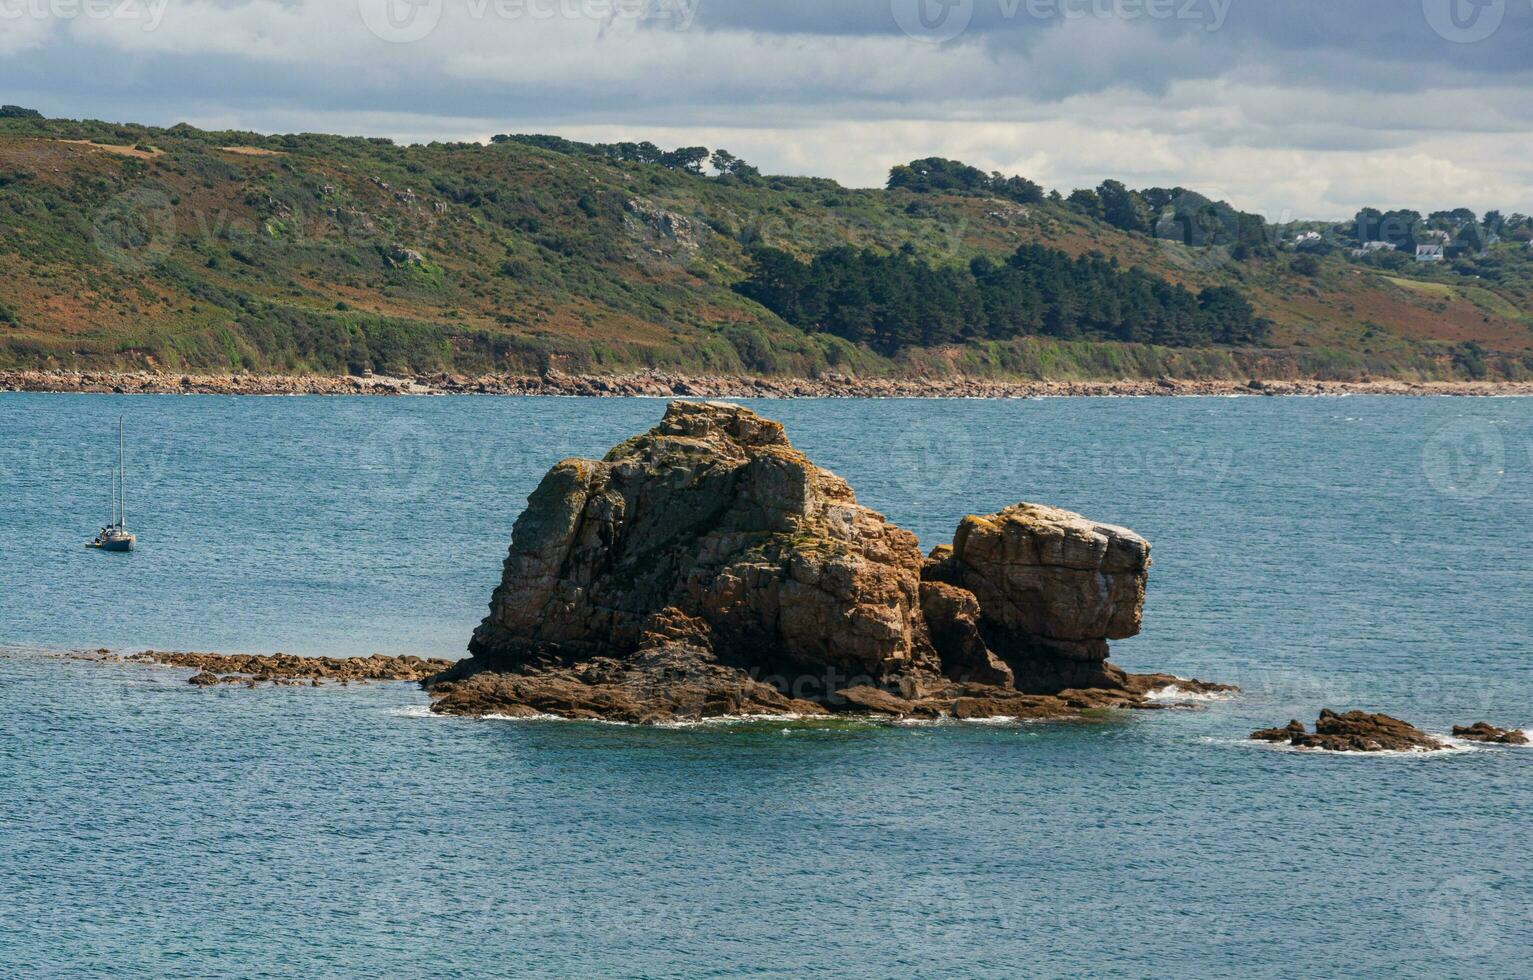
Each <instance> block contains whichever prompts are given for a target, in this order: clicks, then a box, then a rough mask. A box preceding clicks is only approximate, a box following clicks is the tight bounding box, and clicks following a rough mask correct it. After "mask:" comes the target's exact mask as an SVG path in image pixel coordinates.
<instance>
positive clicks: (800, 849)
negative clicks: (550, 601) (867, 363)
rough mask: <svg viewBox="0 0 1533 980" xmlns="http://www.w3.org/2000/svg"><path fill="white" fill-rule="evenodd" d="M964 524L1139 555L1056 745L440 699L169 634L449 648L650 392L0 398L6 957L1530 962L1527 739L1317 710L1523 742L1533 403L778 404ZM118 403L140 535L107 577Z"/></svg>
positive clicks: (923, 524) (837, 451)
mask: <svg viewBox="0 0 1533 980" xmlns="http://www.w3.org/2000/svg"><path fill="white" fill-rule="evenodd" d="M757 407H758V408H759V409H760V410H762V411H763V412H765V413H766V414H769V415H771V416H772V417H775V418H778V419H781V420H782V421H783V422H784V423H786V424H787V426H788V430H789V435H790V436H791V437H792V438H793V440H794V441H795V443H796V444H797V445H798V446H799V447H801V448H802V449H804V450H805V451H807V452H808V453H809V454H810V456H811V457H812V458H813V459H815V460H816V461H817V462H819V463H820V464H821V465H824V466H827V467H829V468H831V469H833V470H835V471H836V472H838V473H840V474H842V475H843V476H845V477H846V478H847V479H848V480H849V481H850V482H851V483H852V485H853V486H854V487H855V488H856V489H857V491H858V493H859V496H860V498H861V499H862V501H863V502H864V503H867V504H869V505H870V506H873V507H875V508H877V509H879V510H880V511H882V512H884V513H886V514H887V515H888V516H889V517H890V518H892V519H893V520H895V521H897V522H899V523H901V524H903V525H905V526H908V527H910V528H912V529H914V530H916V531H917V533H919V534H920V536H921V538H922V541H923V544H925V545H927V546H933V545H936V544H939V543H942V542H944V541H946V540H947V539H948V537H949V535H950V534H951V532H952V529H953V528H954V527H955V526H956V525H957V523H958V521H959V520H960V518H962V517H963V516H964V515H965V514H967V513H971V512H989V511H993V510H996V509H998V508H1000V507H1002V506H1004V505H1006V504H1009V503H1012V502H1015V501H1017V500H1022V499H1026V500H1035V501H1042V502H1047V503H1052V504H1057V505H1061V506H1064V507H1068V508H1071V509H1074V510H1079V511H1081V512H1083V513H1085V514H1087V515H1089V516H1091V517H1093V518H1096V519H1098V520H1104V521H1110V522H1112V523H1118V524H1123V525H1127V526H1129V527H1132V528H1134V529H1135V530H1137V531H1139V532H1140V533H1142V534H1144V535H1145V536H1146V537H1148V538H1149V539H1150V541H1151V542H1152V543H1153V545H1154V549H1155V552H1154V554H1155V568H1154V571H1153V573H1152V576H1151V583H1150V592H1149V601H1148V606H1147V610H1146V615H1145V629H1144V635H1142V636H1140V637H1138V638H1135V639H1133V640H1129V641H1124V642H1122V643H1119V644H1116V645H1115V655H1114V659H1115V660H1116V661H1117V662H1119V663H1121V664H1123V665H1124V666H1126V667H1129V668H1131V669H1140V670H1166V671H1171V672H1175V673H1179V674H1182V675H1184V676H1193V677H1198V678H1202V679H1205V680H1217V681H1226V682H1231V683H1237V684H1240V685H1242V686H1243V687H1244V689H1245V691H1244V693H1243V694H1242V695H1241V696H1239V697H1238V698H1233V699H1228V700H1220V701H1210V702H1207V703H1206V704H1203V705H1201V706H1200V707H1201V708H1202V710H1196V711H1194V710H1175V711H1163V712H1136V713H1132V714H1130V715H1125V716H1123V717H1120V718H1115V719H1113V720H1110V721H1106V722H1097V723H1089V724H1088V723H1081V724H1054V725H1038V724H1033V725H965V724H949V725H941V726H909V727H900V726H881V725H875V724H870V723H861V722H824V721H816V722H803V723H788V722H780V721H779V722H772V723H762V722H753V723H736V724H714V725H705V726H698V727H690V728H673V729H648V730H647V729H637V728H628V727H620V726H612V725H596V724H577V723H567V722H519V723H518V722H498V721H465V720H447V719H435V718H431V717H429V716H428V715H427V714H426V712H425V706H426V703H427V702H426V698H425V697H424V695H422V694H421V693H420V692H419V691H418V690H417V689H415V688H414V687H412V686H411V685H385V686H377V687H366V688H356V687H353V688H348V689H342V688H328V689H319V690H311V689H275V690H255V691H251V690H245V689H219V690H213V691H201V690H196V689H193V688H191V687H190V686H189V685H187V684H186V683H185V679H186V677H187V675H188V673H189V672H187V671H177V670H171V669H166V668H155V667H143V666H128V665H104V664H99V663H87V662H82V661H80V660H77V659H71V658H69V657H68V656H66V655H64V654H65V653H66V652H67V651H70V650H79V649H96V648H110V649H113V650H122V651H131V650H138V649H144V648H157V649H176V650H201V651H217V652H236V651H245V652H274V651H289V652H294V653H301V654H310V655H350V654H369V653H374V652H382V653H390V654H402V653H416V654H421V655H434V656H458V655H460V653H461V651H462V650H463V647H464V645H465V643H466V641H467V638H468V634H469V632H470V630H471V629H472V628H473V626H474V625H475V624H476V623H477V621H478V619H479V618H480V616H481V615H482V614H483V611H484V610H485V608H486V605H487V603H488V600H489V594H490V590H491V588H492V586H493V585H494V584H495V582H496V580H497V578H498V574H499V567H500V562H501V560H502V558H503V557H504V554H505V550H506V546H507V544H508V541H509V537H510V531H511V525H512V522H513V521H514V520H515V518H516V516H517V514H518V512H519V510H520V509H521V507H522V505H523V502H524V500H525V498H526V496H527V494H528V493H529V492H530V491H531V490H532V488H533V487H534V486H535V485H536V483H537V481H538V480H539V478H540V477H541V476H542V474H543V473H544V472H545V471H546V470H547V469H548V467H549V466H551V465H552V464H553V463H554V462H556V461H557V460H559V459H561V458H564V457H567V456H571V455H586V456H593V455H594V456H599V455H601V454H602V453H604V452H605V451H606V449H607V448H608V447H610V446H611V445H612V444H614V443H616V442H619V441H621V440H622V439H624V438H626V437H627V436H629V435H631V434H633V433H635V432H638V431H641V430H643V429H645V428H648V427H649V426H650V425H652V424H654V422H655V421H657V420H658V419H659V417H660V415H661V413H662V411H663V409H664V404H663V403H662V402H660V401H651V400H631V401H584V400H549V399H492V398H442V399H401V400H390V399H381V398H379V399H369V398H357V399H345V398H333V399H321V398H270V399H266V398H247V399H233V398H217V397H126V396H122V397H120V396H102V395H23V394H5V395H0V554H3V555H4V559H5V560H4V562H3V564H0V975H3V976H6V977H12V976H15V977H43V976H48V977H53V976H103V977H105V976H111V977H122V976H135V975H172V976H242V977H253V976H268V977H291V976H304V977H310V976H314V977H318V976H379V975H382V976H398V977H418V976H427V975H429V976H450V977H477V976H506V975H512V976H581V977H584V976H633V977H671V976H686V977H692V976H709V977H714V976H720V977H721V976H784V977H802V976H812V975H854V976H870V977H884V976H907V975H915V976H961V977H975V976H1020V975H1026V976H1079V975H1092V976H1124V977H1139V976H1160V975H1178V976H1198V977H1228V976H1241V977H1296V976H1341V975H1366V976H1382V975H1389V976H1412V977H1415V976H1420V977H1440V976H1469V977H1519V976H1529V975H1530V974H1533V848H1530V845H1529V839H1528V838H1529V831H1530V813H1533V749H1514V748H1472V749H1471V748H1465V749H1464V750H1463V751H1458V752H1453V753H1448V754H1440V755H1435V756H1430V757H1423V756H1383V757H1362V756H1321V755H1310V754H1301V753H1296V752H1291V751H1284V750H1278V749H1273V748H1269V747H1264V746H1257V745H1253V744H1251V743H1249V742H1246V741H1244V740H1243V738H1244V736H1245V735H1247V734H1248V733H1249V732H1250V731H1252V730H1253V729H1255V728H1258V727H1266V726H1269V725H1276V724H1283V723H1285V722H1287V721H1288V720H1289V719H1290V718H1295V717H1297V718H1301V719H1303V720H1305V721H1306V722H1309V723H1313V721H1314V718H1315V716H1316V715H1317V714H1318V713H1319V711H1320V709H1321V708H1323V707H1331V708H1335V709H1338V710H1345V709H1352V708H1366V709H1370V710H1382V711H1387V712H1389V713H1391V714H1396V715H1399V716H1401V717H1404V718H1406V719H1408V720H1410V721H1413V722H1415V723H1417V724H1419V725H1421V726H1422V727H1424V728H1426V729H1428V730H1430V731H1435V732H1446V731H1448V729H1449V728H1450V727H1451V726H1452V725H1454V724H1465V723H1469V722H1474V721H1480V720H1486V721H1490V722H1493V723H1495V724H1498V725H1502V726H1515V727H1520V728H1533V400H1519V399H1491V400H1471V399H1431V400H1407V399H1393V398H1326V399H1257V398H1250V399H1199V398H1188V399H1132V400H1112V399H1084V400H1055V401H1016V402H973V401H943V402H903V401H801V402H764V403H758V406H757ZM119 416H122V417H124V418H125V419H126V423H127V430H128V442H129V459H128V473H127V482H128V490H129V493H128V500H127V507H128V521H129V523H130V525H131V526H132V528H133V529H134V530H135V531H136V532H137V533H138V535H139V539H140V550H139V551H137V552H136V553H134V554H132V555H108V554H101V553H96V552H92V551H88V550H87V549H86V548H84V547H83V545H84V543H85V542H86V541H87V540H88V539H89V538H90V537H91V536H92V535H93V534H94V533H95V531H96V530H97V528H98V527H99V526H101V525H102V524H103V523H105V522H106V519H107V512H108V506H109V497H108V473H109V471H110V469H111V466H112V464H113V462H114V458H115V431H114V428H115V424H116V421H117V418H118V417H119Z"/></svg>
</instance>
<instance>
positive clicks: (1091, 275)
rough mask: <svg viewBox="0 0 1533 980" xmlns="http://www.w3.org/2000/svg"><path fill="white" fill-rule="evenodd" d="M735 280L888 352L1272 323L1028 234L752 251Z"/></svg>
mask: <svg viewBox="0 0 1533 980" xmlns="http://www.w3.org/2000/svg"><path fill="white" fill-rule="evenodd" d="M751 258H752V262H753V268H752V271H751V274H750V276H749V277H748V278H747V279H746V280H745V281H743V282H741V283H740V284H739V285H738V286H736V289H737V290H738V291H739V292H741V293H742V294H744V295H745V296H748V297H750V298H751V299H753V300H755V301H756V302H758V303H760V304H761V305H763V306H765V307H766V308H767V309H769V310H771V311H772V312H774V313H776V314H777V315H778V316H780V317H782V318H783V319H784V320H786V321H788V322H789V323H792V324H794V325H795V326H798V327H800V328H802V329H804V330H810V331H824V332H827V333H831V334H835V335H836V336H838V337H843V338H845V339H847V340H850V341H853V342H855V343H861V344H867V345H869V346H871V347H873V348H874V349H875V350H878V351H880V352H883V353H893V352H894V351H897V350H899V349H901V348H904V347H931V346H936V345H940V344H953V343H963V342H965V341H970V340H1008V339H1011V338H1014V337H1019V336H1024V335H1043V336H1050V337H1059V338H1064V339H1068V338H1098V339H1111V340H1121V341H1127V342H1133V343H1152V344H1164V345H1168V346H1178V347H1193V346H1205V345H1211V344H1229V345H1253V344H1260V343H1262V342H1263V341H1264V339H1265V337H1266V332H1267V322H1266V321H1265V320H1263V319H1261V318H1259V317H1257V316H1256V314H1255V311H1254V310H1253V309H1252V308H1251V304H1250V303H1248V302H1247V301H1246V299H1245V297H1243V296H1242V295H1241V294H1240V293H1239V292H1238V291H1236V290H1234V289H1231V288H1229V287H1225V286H1221V287H1216V288H1211V289H1205V290H1203V292H1202V293H1201V294H1194V293H1192V292H1190V291H1189V290H1187V289H1186V288H1184V287H1182V286H1179V285H1176V284H1174V283H1170V282H1167V281H1166V280H1164V279H1160V278H1158V277H1155V276H1152V275H1150V274H1148V273H1146V272H1144V271H1142V270H1140V269H1137V268H1136V269H1129V270H1127V271H1125V270H1123V269H1120V268H1119V267H1118V264H1117V262H1116V261H1115V260H1110V259H1107V258H1104V257H1103V256H1101V255H1100V254H1097V253H1093V254H1090V255H1083V256H1081V257H1079V258H1072V257H1071V256H1070V255H1069V254H1068V253H1066V252H1062V251H1059V250H1058V249H1051V248H1046V247H1044V246H1041V245H1024V246H1022V247H1021V248H1019V249H1017V251H1016V253H1015V254H1013V255H1012V256H1011V257H1010V258H1008V259H1007V260H1006V261H1004V262H1001V261H997V260H994V259H989V258H979V259H975V260H974V261H973V262H972V263H970V265H969V267H968V268H955V267H951V266H935V265H931V264H929V263H927V262H925V261H923V260H921V259H920V258H917V257H916V256H915V255H914V253H913V250H911V249H910V248H909V247H907V248H905V249H903V250H901V251H900V252H898V253H895V254H886V253H880V252H875V251H872V250H861V251H859V250H857V249H854V248H850V247H842V248H836V249H832V250H830V251H828V252H824V253H822V254H820V255H818V256H816V257H815V258H814V260H813V261H811V262H808V263H805V262H800V261H799V260H798V259H796V258H795V257H794V256H792V255H791V254H789V253H787V252H784V251H781V250H779V249H774V248H767V247H757V248H755V249H753V250H752V253H751Z"/></svg>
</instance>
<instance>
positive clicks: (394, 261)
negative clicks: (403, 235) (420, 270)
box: [384, 245, 426, 266]
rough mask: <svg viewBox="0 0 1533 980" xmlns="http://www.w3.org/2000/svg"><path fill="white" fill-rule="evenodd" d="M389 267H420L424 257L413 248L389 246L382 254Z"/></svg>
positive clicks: (424, 259)
mask: <svg viewBox="0 0 1533 980" xmlns="http://www.w3.org/2000/svg"><path fill="white" fill-rule="evenodd" d="M384 257H385V258H387V259H388V262H389V264H390V265H396V266H398V265H422V264H424V263H425V261H426V257H425V256H424V255H422V254H421V253H420V252H418V251H416V250H415V249H413V248H405V247H404V246H403V245H390V246H389V247H388V251H387V252H385V253H384Z"/></svg>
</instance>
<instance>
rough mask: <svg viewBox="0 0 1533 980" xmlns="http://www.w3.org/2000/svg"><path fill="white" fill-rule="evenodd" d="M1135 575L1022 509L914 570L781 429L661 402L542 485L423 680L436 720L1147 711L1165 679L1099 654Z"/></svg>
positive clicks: (1136, 549) (739, 415)
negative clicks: (653, 415) (478, 620)
mask: <svg viewBox="0 0 1533 980" xmlns="http://www.w3.org/2000/svg"><path fill="white" fill-rule="evenodd" d="M1149 567H1150V547H1149V545H1148V544H1147V543H1146V542H1145V541H1144V539H1142V538H1140V537H1139V536H1137V535H1135V534H1133V533H1132V532H1130V531H1127V530H1124V529H1122V528H1116V527H1111V526H1109V525H1103V524H1096V523H1094V522H1092V521H1088V520H1087V519H1085V518H1083V517H1081V516H1079V515H1077V514H1071V513H1069V512H1067V511H1061V510H1056V509H1054V508H1050V507H1043V506H1039V505H1034V504H1019V505H1017V506H1015V507H1012V508H1008V509H1007V510H1005V511H1002V512H1001V513H999V514H994V515H990V516H988V517H970V518H967V519H966V520H965V521H964V523H963V525H962V526H961V527H960V528H959V531H958V534H957V536H956V538H955V542H954V545H953V546H952V547H951V548H942V549H938V550H937V551H936V552H934V553H933V554H932V555H931V556H930V557H923V556H922V555H921V553H920V550H919V547H918V543H917V540H916V537H915V535H913V534H911V533H910V532H909V531H906V530H903V529H901V528H899V527H896V526H894V525H893V524H890V523H889V522H888V521H887V520H886V519H885V518H884V517H883V515H881V514H878V513H876V512H874V511H872V510H869V509H868V508H866V507H863V506H862V505H860V504H859V503H858V502H857V499H856V497H855V495H854V494H853V493H852V490H851V488H850V487H849V486H848V485H847V484H846V482H845V481H844V480H842V479H841V478H840V477H837V476H836V475H834V474H833V473H830V472H828V471H826V470H823V469H821V468H819V467H818V466H815V465H814V464H813V463H811V462H810V461H809V460H808V458H806V457H805V456H804V455H803V453H801V452H799V451H798V450H796V449H794V448H793V446H792V445H791V444H790V443H789V441H788V438H787V436H786V434H785V433H784V431H783V428H782V426H781V425H779V424H778V423H776V422H773V421H771V420H768V419H764V418H762V417H761V416H759V415H757V414H756V413H754V412H752V411H750V410H749V409H746V408H743V407H740V406H737V405H728V404H719V403H691V402H674V403H672V404H671V405H670V406H669V408H668V409H667V411H666V413H665V417H664V418H663V419H662V421H661V422H660V424H659V425H658V426H656V427H655V428H654V429H652V430H650V431H649V432H648V433H645V434H644V435H641V436H638V437H636V438H634V439H630V440H629V441H627V442H625V443H623V444H622V445H620V446H618V447H616V448H615V449H613V450H612V451H611V452H610V453H608V454H607V456H606V458H605V459H603V460H601V461H599V462H598V461H592V460H580V459H572V460H566V461H564V462H562V463H560V464H558V465H557V466H555V467H554V468H553V469H552V470H551V471H550V472H549V473H548V475H547V476H546V477H545V478H544V479H543V482H542V484H541V485H540V486H539V487H538V489H537V490H536V491H534V493H533V494H532V496H531V498H530V499H529V500H528V504H527V509H526V510H525V511H524V512H523V513H522V515H521V516H520V517H519V518H518V520H517V521H516V525H515V528H514V530H513V533H512V542H511V549H510V554H509V556H508V557H507V559H506V563H505V569H504V573H503V575H502V579H501V582H500V585H499V587H498V588H497V589H496V590H495V593H494V595H493V597H492V599H491V604H490V614H489V616H488V617H487V618H486V619H485V621H484V622H483V623H482V624H481V625H480V626H479V628H478V629H477V630H476V631H475V633H474V636H473V639H472V641H471V643H470V645H469V652H470V653H471V654H472V656H471V658H470V659H468V660H466V661H463V662H462V663H460V664H458V665H456V666H455V667H453V668H452V669H450V670H447V671H445V672H444V673H442V674H441V675H439V676H437V677H435V678H432V679H431V680H430V681H428V682H427V684H426V686H427V688H428V690H430V691H431V693H432V694H433V696H434V697H435V698H436V704H435V708H434V710H436V711H438V712H442V713H449V714H466V715H474V714H479V715H483V714H511V715H526V714H533V713H536V714H554V715H560V716H563V717H572V718H588V717H600V718H612V719H618V720H624V721H645V722H652V721H668V720H674V719H691V718H705V717H716V716H721V715H735V714H811V713H821V712H825V711H828V710H829V711H857V712H872V713H877V714H882V715H889V716H911V717H943V716H959V717H991V716H996V715H1006V716H1015V717H1060V716H1065V715H1070V714H1078V713H1079V712H1081V711H1086V710H1091V709H1094V708H1102V707H1124V706H1128V707H1133V706H1145V705H1147V704H1148V701H1147V698H1146V697H1145V695H1146V694H1148V693H1149V691H1150V690H1153V689H1156V688H1159V687H1163V686H1166V684H1168V683H1169V684H1173V685H1174V684H1176V683H1179V682H1178V681H1177V679H1176V678H1166V677H1158V678H1153V679H1136V678H1132V677H1130V676H1129V675H1127V674H1125V673H1123V672H1122V671H1120V670H1118V669H1117V668H1115V667H1112V666H1111V665H1109V664H1108V663H1107V662H1106V661H1107V655H1108V641H1109V640H1112V639H1121V638H1124V637H1129V636H1133V635H1135V634H1136V633H1138V631H1139V626H1140V615H1141V611H1142V608H1143V603H1144V596H1145V584H1146V581H1147V578H1148V574H1149ZM1083 692H1089V693H1083Z"/></svg>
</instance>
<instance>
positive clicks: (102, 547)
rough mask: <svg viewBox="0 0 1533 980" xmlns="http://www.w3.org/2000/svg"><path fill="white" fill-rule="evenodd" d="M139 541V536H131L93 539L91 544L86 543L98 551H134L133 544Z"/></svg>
mask: <svg viewBox="0 0 1533 980" xmlns="http://www.w3.org/2000/svg"><path fill="white" fill-rule="evenodd" d="M137 541H138V539H137V538H135V537H131V536H130V537H126V538H115V539H113V540H111V541H92V542H91V543H90V544H88V545H86V547H87V548H95V549H96V550H97V551H132V550H133V545H134V544H135V543H137Z"/></svg>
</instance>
